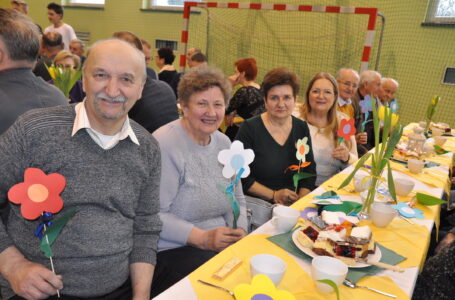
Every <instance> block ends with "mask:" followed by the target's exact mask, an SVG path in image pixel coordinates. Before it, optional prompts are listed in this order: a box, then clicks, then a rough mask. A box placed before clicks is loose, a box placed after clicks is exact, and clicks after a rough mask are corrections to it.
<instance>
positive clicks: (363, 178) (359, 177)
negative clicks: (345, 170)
mask: <svg viewBox="0 0 455 300" xmlns="http://www.w3.org/2000/svg"><path fill="white" fill-rule="evenodd" d="M367 176H369V174H368V173H367V172H365V171H362V170H359V171H357V172H356V173H355V175H354V179H353V181H354V189H355V191H356V192H363V191H365V190H367V189H368V188H369V187H370V185H371V177H367Z"/></svg>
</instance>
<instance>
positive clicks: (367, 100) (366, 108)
mask: <svg viewBox="0 0 455 300" xmlns="http://www.w3.org/2000/svg"><path fill="white" fill-rule="evenodd" d="M359 104H360V110H361V111H362V113H363V114H366V113H369V112H370V111H372V110H373V105H372V103H371V97H370V95H366V96H365V97H364V98H363V100H360V102H359Z"/></svg>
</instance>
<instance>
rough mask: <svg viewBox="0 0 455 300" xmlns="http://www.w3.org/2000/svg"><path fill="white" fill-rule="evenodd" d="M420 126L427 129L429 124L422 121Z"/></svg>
mask: <svg viewBox="0 0 455 300" xmlns="http://www.w3.org/2000/svg"><path fill="white" fill-rule="evenodd" d="M419 126H420V127H422V128H423V129H425V128H427V122H425V121H420V122H419Z"/></svg>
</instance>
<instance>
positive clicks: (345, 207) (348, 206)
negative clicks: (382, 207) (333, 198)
mask: <svg viewBox="0 0 455 300" xmlns="http://www.w3.org/2000/svg"><path fill="white" fill-rule="evenodd" d="M361 209H362V204H360V203H357V202H353V201H343V204H331V205H327V206H325V207H324V208H323V210H326V211H341V212H344V213H345V214H346V215H349V214H350V213H352V212H356V213H358V212H360V210H361Z"/></svg>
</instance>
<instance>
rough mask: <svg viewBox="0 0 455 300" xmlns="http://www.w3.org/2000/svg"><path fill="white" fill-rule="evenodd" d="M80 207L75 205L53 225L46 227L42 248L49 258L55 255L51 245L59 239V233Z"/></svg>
mask: <svg viewBox="0 0 455 300" xmlns="http://www.w3.org/2000/svg"><path fill="white" fill-rule="evenodd" d="M78 209H79V208H78V207H74V208H72V209H70V210H69V211H67V212H66V213H65V214H63V215H62V217H61V218H60V219H58V220H57V221H55V222H53V223H52V226H51V227H48V228H47V229H46V232H45V233H44V234H43V239H42V240H41V244H40V249H41V251H43V253H44V255H45V256H46V257H47V258H50V257H51V256H53V253H52V249H51V246H52V244H53V243H54V242H55V240H56V239H57V237H58V235H59V234H60V232H61V231H62V229H63V227H65V225H66V223H68V221H69V219H70V218H71V217H72V216H73V215H74V214H75V213H76V211H77V210H78Z"/></svg>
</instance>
